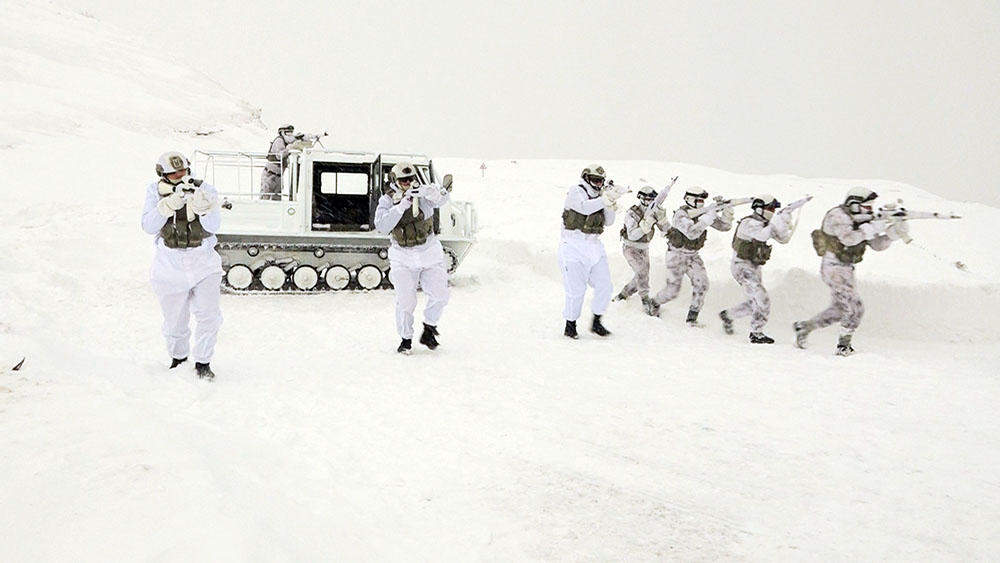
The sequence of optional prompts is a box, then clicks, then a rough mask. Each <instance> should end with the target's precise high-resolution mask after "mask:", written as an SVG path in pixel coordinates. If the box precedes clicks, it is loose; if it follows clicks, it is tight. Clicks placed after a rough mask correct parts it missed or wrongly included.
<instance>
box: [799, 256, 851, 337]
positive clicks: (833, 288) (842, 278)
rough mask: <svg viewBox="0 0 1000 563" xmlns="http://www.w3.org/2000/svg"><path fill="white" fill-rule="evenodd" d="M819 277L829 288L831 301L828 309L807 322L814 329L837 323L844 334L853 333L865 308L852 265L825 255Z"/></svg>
mask: <svg viewBox="0 0 1000 563" xmlns="http://www.w3.org/2000/svg"><path fill="white" fill-rule="evenodd" d="M819 275H820V278H822V280H823V283H825V284H826V285H827V286H828V287H829V288H830V294H831V296H832V297H833V299H832V302H831V303H830V306H829V307H827V308H826V309H824V310H823V311H820V312H819V314H817V315H816V316H815V317H813V318H811V319H809V321H808V322H809V323H810V324H812V325H813V326H815V327H816V328H823V327H825V326H830V325H831V324H833V323H835V322H838V321H839V322H840V325H841V326H842V327H843V329H844V330H843V333H844V334H850V333H853V332H854V330H855V329H856V328H858V326H859V325H860V324H861V317H862V316H864V314H865V306H864V304H863V303H861V295H860V294H859V293H858V288H857V284H856V282H855V281H854V264H845V263H843V262H841V261H840V260H837V259H836V258H835V257H833V256H832V255H830V254H827V255H826V256H823V263H822V265H821V266H820V269H819Z"/></svg>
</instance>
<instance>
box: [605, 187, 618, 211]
mask: <svg viewBox="0 0 1000 563" xmlns="http://www.w3.org/2000/svg"><path fill="white" fill-rule="evenodd" d="M619 197H621V194H620V193H618V192H616V191H614V190H607V191H604V192H601V200H602V201H604V207H610V208H612V209H614V208H615V207H616V206H615V200H617V199H618V198H619Z"/></svg>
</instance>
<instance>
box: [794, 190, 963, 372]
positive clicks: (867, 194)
mask: <svg viewBox="0 0 1000 563" xmlns="http://www.w3.org/2000/svg"><path fill="white" fill-rule="evenodd" d="M877 197H878V194H876V193H875V192H874V191H872V190H870V189H868V188H865V187H856V188H851V189H850V190H849V191H848V192H847V197H846V198H844V203H843V204H841V205H838V206H837V207H834V208H833V209H831V210H829V211H827V213H826V215H825V216H824V217H823V223H822V225H821V226H820V228H819V229H816V230H814V231H813V232H812V238H813V247H814V248H815V250H816V254H818V255H820V256H821V257H823V261H822V264H821V265H820V270H819V272H820V278H821V279H822V280H823V283H825V284H826V285H827V286H828V287H829V288H830V294H831V296H832V301H831V303H830V306H829V307H827V308H826V309H824V310H822V311H820V312H819V313H818V314H816V315H815V316H814V317H812V318H811V319H809V320H806V321H799V322H796V323H795V324H794V325H793V327H794V329H795V345H796V346H798V347H799V348H805V347H806V340H807V338H808V336H809V333H810V332H812V331H814V330H816V329H818V328H823V327H826V326H830V325H831V324H833V323H836V322H839V323H840V326H841V330H840V338H839V339H838V342H837V351H836V353H837V355H838V356H848V355H850V354H852V353H853V352H854V348H853V347H852V346H851V339H852V337H853V335H854V331H855V330H856V329H857V328H858V326H859V325H860V324H861V317H862V316H863V315H864V312H865V307H864V304H863V303H862V302H861V295H860V294H859V293H858V288H857V283H856V282H855V280H854V265H855V264H858V263H860V262H861V260H862V259H863V258H864V255H865V250H866V249H867V248H871V249H872V250H876V251H881V250H885V249H887V248H889V245H890V244H892V241H894V240H902V241H903V242H905V243H909V242H910V241H911V239H910V236H909V228H908V226H907V223H906V221H907V220H909V219H924V218H936V219H957V218H958V217H957V216H955V215H945V214H940V213H924V212H910V211H907V210H905V209H902V208H899V207H896V206H895V204H890V205H887V206H885V207H883V208H882V209H880V210H879V212H878V213H875V212H873V211H872V202H873V201H874V200H875V198H877Z"/></svg>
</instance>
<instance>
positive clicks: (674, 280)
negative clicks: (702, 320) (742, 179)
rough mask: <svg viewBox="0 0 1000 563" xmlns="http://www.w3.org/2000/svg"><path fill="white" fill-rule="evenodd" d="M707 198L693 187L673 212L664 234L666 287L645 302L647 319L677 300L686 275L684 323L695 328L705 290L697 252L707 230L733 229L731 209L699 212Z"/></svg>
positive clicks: (698, 188)
mask: <svg viewBox="0 0 1000 563" xmlns="http://www.w3.org/2000/svg"><path fill="white" fill-rule="evenodd" d="M707 198H708V192H707V191H705V190H704V189H703V188H701V187H698V186H693V187H691V188H690V189H688V191H687V192H686V193H685V194H684V205H682V206H681V207H679V208H678V209H677V211H676V212H675V213H674V217H673V226H672V227H670V229H669V230H668V231H667V257H666V264H667V280H666V285H665V286H664V287H663V289H662V290H660V292H659V293H657V294H656V296H655V297H653V298H652V299H650V300H649V302H648V303H647V305H646V312H647V313H648V314H649V315H650V316H653V317H658V316H660V305H663V304H664V303H666V302H668V301H671V300H673V299H674V298H676V297H677V295H678V294H679V293H680V290H681V281H682V280H683V279H684V276H685V275H686V276H687V277H688V279H690V280H691V306H690V307H689V308H688V314H687V323H688V324H689V325H691V326H698V313H699V312H701V307H702V305H704V303H705V293H706V292H707V291H708V272H707V271H706V270H705V263H704V262H703V261H702V259H701V256H699V255H698V251H700V250H701V248H702V247H703V246H705V240H706V239H707V238H708V228H709V227H711V228H713V229H716V230H718V231H728V230H730V229H732V228H733V208H732V207H731V206H726V207H723V208H722V211H719V210H718V209H717V208H715V207H712V208H711V209H708V210H707V211H700V210H701V209H703V208H704V206H705V200H706V199H707ZM692 215H694V217H692Z"/></svg>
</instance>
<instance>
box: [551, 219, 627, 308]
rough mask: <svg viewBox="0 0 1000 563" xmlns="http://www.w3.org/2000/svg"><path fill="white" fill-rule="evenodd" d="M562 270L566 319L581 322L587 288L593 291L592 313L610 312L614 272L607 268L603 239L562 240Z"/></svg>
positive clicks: (560, 259) (560, 245) (560, 257)
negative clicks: (612, 273) (579, 320)
mask: <svg viewBox="0 0 1000 563" xmlns="http://www.w3.org/2000/svg"><path fill="white" fill-rule="evenodd" d="M559 269H560V270H561V271H562V278H563V288H564V289H565V290H566V301H565V304H564V306H563V318H564V319H566V320H567V321H576V320H577V319H579V318H580V312H581V311H582V310H583V298H584V295H586V293H587V286H588V285H590V286H591V287H593V288H594V298H593V299H592V300H591V302H590V310H591V312H592V313H594V314H595V315H603V314H604V312H605V311H607V310H608V305H609V304H610V303H611V292H612V291H614V286H612V285H611V268H609V267H608V257H607V255H605V253H604V245H603V244H602V243H601V240H600V239H598V238H594V239H587V240H576V239H569V240H567V239H563V240H562V241H561V242H560V244H559Z"/></svg>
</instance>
